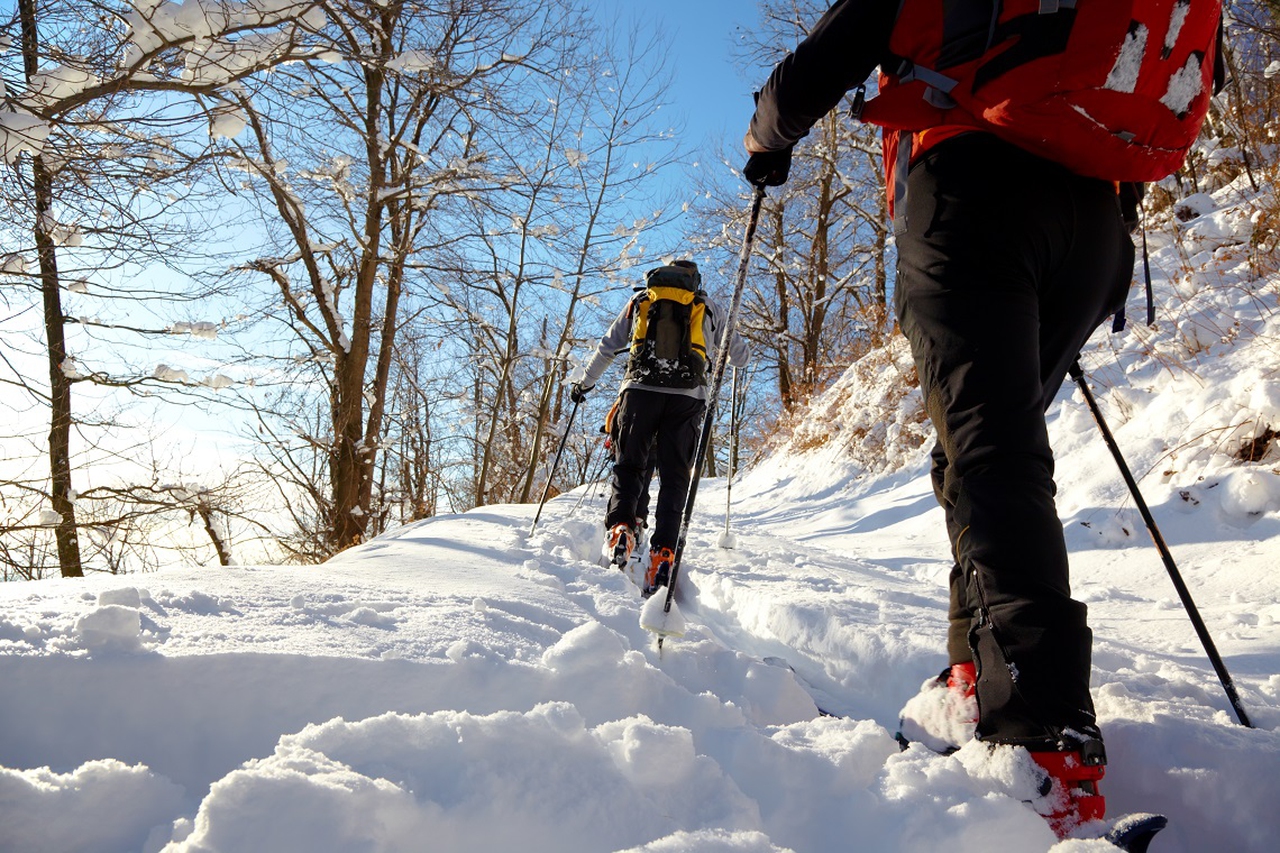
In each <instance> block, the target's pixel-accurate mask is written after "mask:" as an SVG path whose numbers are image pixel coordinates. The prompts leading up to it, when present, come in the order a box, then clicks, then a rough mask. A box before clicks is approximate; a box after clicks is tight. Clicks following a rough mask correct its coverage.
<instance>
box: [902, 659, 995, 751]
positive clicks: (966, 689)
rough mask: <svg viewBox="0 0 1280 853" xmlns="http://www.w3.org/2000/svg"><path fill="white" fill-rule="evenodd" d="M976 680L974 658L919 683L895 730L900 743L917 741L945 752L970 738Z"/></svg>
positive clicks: (975, 707) (975, 709) (973, 726)
mask: <svg viewBox="0 0 1280 853" xmlns="http://www.w3.org/2000/svg"><path fill="white" fill-rule="evenodd" d="M977 681H978V677H977V671H976V669H975V667H974V665H973V661H965V662H964V663H955V664H952V665H951V666H949V667H947V668H946V669H944V670H943V671H942V673H941V674H940V675H938V676H937V677H936V678H930V679H929V680H928V681H926V682H925V683H924V684H922V685H921V686H920V692H919V693H917V694H916V695H915V696H913V697H911V698H910V699H909V700H907V704H906V705H904V706H903V708H902V712H901V714H900V716H899V719H898V731H897V732H896V733H894V738H895V739H896V740H897V741H898V743H899V745H901V747H902V748H903V749H906V748H907V746H908V745H910V744H911V743H912V742H913V741H914V742H919V743H922V744H924V745H925V746H927V747H928V748H929V749H932V750H933V751H934V752H940V753H942V754H944V755H946V754H949V753H952V752H955V751H956V750H957V749H959V748H960V747H962V746H964V745H965V744H966V743H968V742H969V741H971V740H973V735H974V731H975V730H976V729H977V726H978V700H977V697H976V696H975V695H974V685H975V684H976V683H977Z"/></svg>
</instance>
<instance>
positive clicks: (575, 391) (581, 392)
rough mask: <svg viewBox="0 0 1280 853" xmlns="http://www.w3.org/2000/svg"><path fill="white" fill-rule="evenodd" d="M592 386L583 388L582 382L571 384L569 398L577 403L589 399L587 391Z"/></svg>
mask: <svg viewBox="0 0 1280 853" xmlns="http://www.w3.org/2000/svg"><path fill="white" fill-rule="evenodd" d="M594 387H595V386H594V385H592V386H591V388H594ZM591 388H583V387H582V383H581V382H575V383H573V384H572V385H570V386H569V399H570V400H572V401H573V402H575V403H581V402H582V401H583V400H585V399H587V392H588V391H590V390H591Z"/></svg>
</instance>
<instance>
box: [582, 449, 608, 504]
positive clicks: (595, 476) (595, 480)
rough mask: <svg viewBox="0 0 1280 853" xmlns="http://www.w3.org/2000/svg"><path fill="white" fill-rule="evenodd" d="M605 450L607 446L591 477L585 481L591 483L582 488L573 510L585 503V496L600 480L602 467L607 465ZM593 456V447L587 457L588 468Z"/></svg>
mask: <svg viewBox="0 0 1280 853" xmlns="http://www.w3.org/2000/svg"><path fill="white" fill-rule="evenodd" d="M607 450H608V448H606V453H605V454H604V456H603V458H601V460H600V464H599V465H597V466H596V467H595V469H594V470H595V473H594V474H593V475H592V477H591V479H590V480H588V481H587V482H588V483H590V484H591V485H590V486H588V487H587V488H585V489H583V490H582V494H581V495H579V496H578V502H577V503H576V504H574V505H573V511H574V512H577V511H578V510H580V509H582V505H583V504H584V503H586V500H587V496H588V495H590V494H591V493H592V492H594V491H595V488H596V483H598V482H600V478H601V477H603V476H604V469H605V468H606V467H608V465H609V453H608V452H607ZM594 456H595V450H594V449H593V450H592V451H591V457H588V458H587V468H588V469H590V468H591V458H592V457H594Z"/></svg>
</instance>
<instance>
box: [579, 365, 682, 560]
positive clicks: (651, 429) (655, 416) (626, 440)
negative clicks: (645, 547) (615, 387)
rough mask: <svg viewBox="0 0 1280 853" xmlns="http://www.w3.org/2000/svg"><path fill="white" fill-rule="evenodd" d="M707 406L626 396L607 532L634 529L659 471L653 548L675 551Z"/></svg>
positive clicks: (640, 392) (631, 392) (649, 395)
mask: <svg viewBox="0 0 1280 853" xmlns="http://www.w3.org/2000/svg"><path fill="white" fill-rule="evenodd" d="M705 409H706V403H705V402H703V401H702V400H698V399H696V398H694V397H686V396H684V395H682V394H668V393H664V392H662V391H650V390H648V389H644V388H628V389H627V390H625V391H623V392H622V406H621V407H620V408H619V410H618V447H617V457H616V460H617V461H616V462H615V463H614V466H613V484H612V485H613V489H612V494H611V495H610V497H609V509H608V511H607V512H606V514H605V519H604V523H605V527H606V528H610V527H613V525H615V524H622V523H626V524H635V520H636V515H637V506H638V502H639V500H640V497H641V495H642V494H643V493H644V492H645V491H647V489H648V478H649V476H650V474H651V472H652V470H653V468H652V463H651V460H652V461H656V463H657V468H658V500H657V501H656V507H655V510H654V513H653V515H654V524H653V534H652V535H651V536H650V537H649V547H650V548H651V549H655V548H675V547H676V540H677V539H678V538H679V536H680V518H681V515H682V514H683V513H684V501H685V496H686V495H687V494H688V492H689V480H690V477H691V475H692V473H693V454H694V453H695V452H696V450H697V447H696V445H697V441H698V426H699V422H700V420H701V419H702V416H703V412H704V411H705Z"/></svg>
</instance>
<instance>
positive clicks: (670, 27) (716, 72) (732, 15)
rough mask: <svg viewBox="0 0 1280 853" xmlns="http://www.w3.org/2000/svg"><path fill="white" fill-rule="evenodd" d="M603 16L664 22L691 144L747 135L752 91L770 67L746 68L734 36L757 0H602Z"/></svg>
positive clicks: (676, 108) (678, 107) (749, 22)
mask: <svg viewBox="0 0 1280 853" xmlns="http://www.w3.org/2000/svg"><path fill="white" fill-rule="evenodd" d="M596 8H598V9H599V10H600V11H601V13H602V17H605V18H606V19H607V17H608V16H609V15H611V14H614V13H615V10H616V11H617V13H619V14H621V15H622V17H623V20H626V19H627V17H628V16H631V15H636V16H638V17H639V18H640V20H641V21H645V22H649V23H653V24H657V25H658V26H660V27H661V29H662V30H663V32H664V34H665V35H666V36H667V39H668V42H669V59H668V61H669V63H670V67H671V69H672V71H673V75H674V80H673V85H672V89H671V99H672V110H673V112H674V113H675V114H676V115H677V116H678V118H680V119H682V120H683V125H684V128H685V134H686V137H687V139H688V141H689V142H690V143H693V144H694V145H696V146H698V147H700V148H701V147H702V144H703V143H706V142H710V143H714V142H718V141H720V140H721V139H727V140H730V141H732V142H734V144H736V143H737V141H738V140H740V139H741V137H742V134H743V132H744V131H745V130H746V128H747V122H748V121H749V120H750V119H751V113H752V110H753V105H752V100H751V92H752V91H753V90H754V89H755V88H758V87H759V85H760V84H761V83H762V82H763V81H764V79H765V76H766V75H767V69H765V70H754V71H750V70H749V71H748V72H747V73H741V72H740V70H739V69H738V68H737V67H736V65H735V63H734V61H733V59H732V57H731V55H730V54H731V47H732V44H733V41H734V40H735V39H736V38H737V37H738V36H739V35H740V34H741V33H742V31H743V30H750V29H751V28H752V27H753V26H754V25H755V21H756V18H757V10H756V4H755V2H754V0H647V2H644V3H635V2H633V0H596Z"/></svg>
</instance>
